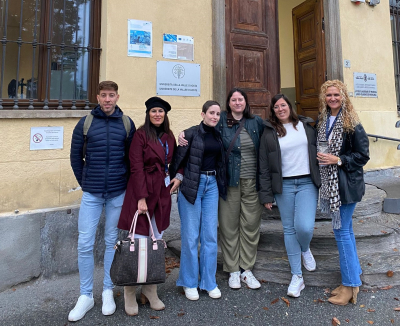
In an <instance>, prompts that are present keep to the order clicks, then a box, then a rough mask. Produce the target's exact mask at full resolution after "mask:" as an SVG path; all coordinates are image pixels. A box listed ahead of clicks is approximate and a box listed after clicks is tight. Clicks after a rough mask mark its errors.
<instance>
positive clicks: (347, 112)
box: [318, 79, 360, 132]
mask: <svg viewBox="0 0 400 326" xmlns="http://www.w3.org/2000/svg"><path fill="white" fill-rule="evenodd" d="M329 87H336V88H337V89H338V90H339V92H340V95H341V96H342V118H343V129H344V131H346V132H349V131H354V128H355V126H357V125H358V124H360V119H359V118H358V115H357V112H356V111H355V110H354V107H353V104H351V102H350V98H349V94H348V92H347V87H346V85H345V84H344V83H342V82H341V81H340V80H337V79H335V80H328V81H326V82H325V83H323V84H322V86H321V91H320V93H319V122H318V127H320V126H321V125H322V123H323V122H324V121H326V120H327V118H328V109H327V108H328V107H329V106H328V105H327V104H326V98H325V94H326V91H327V89H328V88H329Z"/></svg>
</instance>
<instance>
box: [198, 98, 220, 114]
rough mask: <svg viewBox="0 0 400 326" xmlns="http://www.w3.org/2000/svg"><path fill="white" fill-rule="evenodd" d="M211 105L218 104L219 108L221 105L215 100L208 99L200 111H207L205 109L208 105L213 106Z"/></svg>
mask: <svg viewBox="0 0 400 326" xmlns="http://www.w3.org/2000/svg"><path fill="white" fill-rule="evenodd" d="M213 105H218V106H219V107H220V108H221V105H219V103H218V102H217V101H212V100H210V101H207V102H206V103H204V104H203V107H202V109H201V112H203V113H207V110H208V109H209V108H210V106H213Z"/></svg>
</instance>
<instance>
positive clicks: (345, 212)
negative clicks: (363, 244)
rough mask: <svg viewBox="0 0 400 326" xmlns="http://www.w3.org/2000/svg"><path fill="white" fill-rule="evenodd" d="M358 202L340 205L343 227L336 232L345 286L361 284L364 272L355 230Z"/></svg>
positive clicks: (334, 230)
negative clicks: (353, 217)
mask: <svg viewBox="0 0 400 326" xmlns="http://www.w3.org/2000/svg"><path fill="white" fill-rule="evenodd" d="M355 207H356V203H353V204H345V205H342V206H340V218H341V220H342V227H341V228H340V229H338V230H336V229H333V232H334V233H335V239H336V244H337V247H338V251H339V263H340V273H341V274H342V284H343V285H344V286H351V287H356V286H360V285H361V283H362V282H361V279H360V274H361V273H362V270H361V266H360V261H359V260H358V255H357V248H356V239H355V237H354V232H353V219H352V216H353V212H354V208H355Z"/></svg>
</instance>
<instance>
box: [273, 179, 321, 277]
mask: <svg viewBox="0 0 400 326" xmlns="http://www.w3.org/2000/svg"><path fill="white" fill-rule="evenodd" d="M275 200H276V203H277V205H278V208H279V212H280V215H281V221H282V225H283V234H284V240H285V247H286V252H287V255H288V259H289V264H290V268H291V272H292V274H293V275H302V272H301V252H306V251H307V250H308V249H309V248H310V242H311V239H312V237H313V232H314V222H315V213H316V211H317V202H318V189H317V187H316V186H315V185H314V183H313V182H312V180H311V177H304V178H297V179H283V188H282V194H275Z"/></svg>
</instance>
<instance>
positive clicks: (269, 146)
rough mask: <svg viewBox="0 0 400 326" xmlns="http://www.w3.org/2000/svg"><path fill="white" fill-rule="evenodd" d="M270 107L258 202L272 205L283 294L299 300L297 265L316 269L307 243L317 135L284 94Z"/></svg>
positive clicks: (312, 211) (314, 195) (317, 183)
mask: <svg viewBox="0 0 400 326" xmlns="http://www.w3.org/2000/svg"><path fill="white" fill-rule="evenodd" d="M270 108H271V111H270V115H269V119H268V120H266V121H265V129H264V132H263V135H262V136H261V143H260V157H259V160H260V161H259V169H260V170H259V174H260V179H259V180H260V191H259V197H260V201H261V204H263V205H264V206H265V207H266V208H267V209H271V207H272V203H273V201H274V198H275V200H276V203H277V205H278V208H279V212H280V216H281V220H282V225H283V232H284V240H285V247H286V252H287V254H288V259H289V263H290V268H291V272H292V280H291V282H290V285H289V288H288V292H287V295H289V296H292V297H299V296H300V292H301V290H303V289H304V287H305V285H304V280H303V277H302V270H301V260H302V259H303V265H304V267H305V268H306V269H307V270H308V271H314V270H315V268H316V263H315V260H314V257H313V255H312V253H311V250H310V242H311V239H312V236H313V230H314V222H315V213H316V210H317V202H318V188H319V187H320V185H321V179H320V175H319V169H318V162H317V149H316V140H317V134H316V131H315V129H314V127H313V126H311V125H310V123H313V122H314V121H313V120H312V119H310V118H306V117H303V116H298V115H297V114H296V112H294V110H293V108H292V104H291V103H290V101H289V99H288V98H287V97H286V96H285V95H283V94H278V95H275V96H274V97H273V98H272V100H271V106H270Z"/></svg>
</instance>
